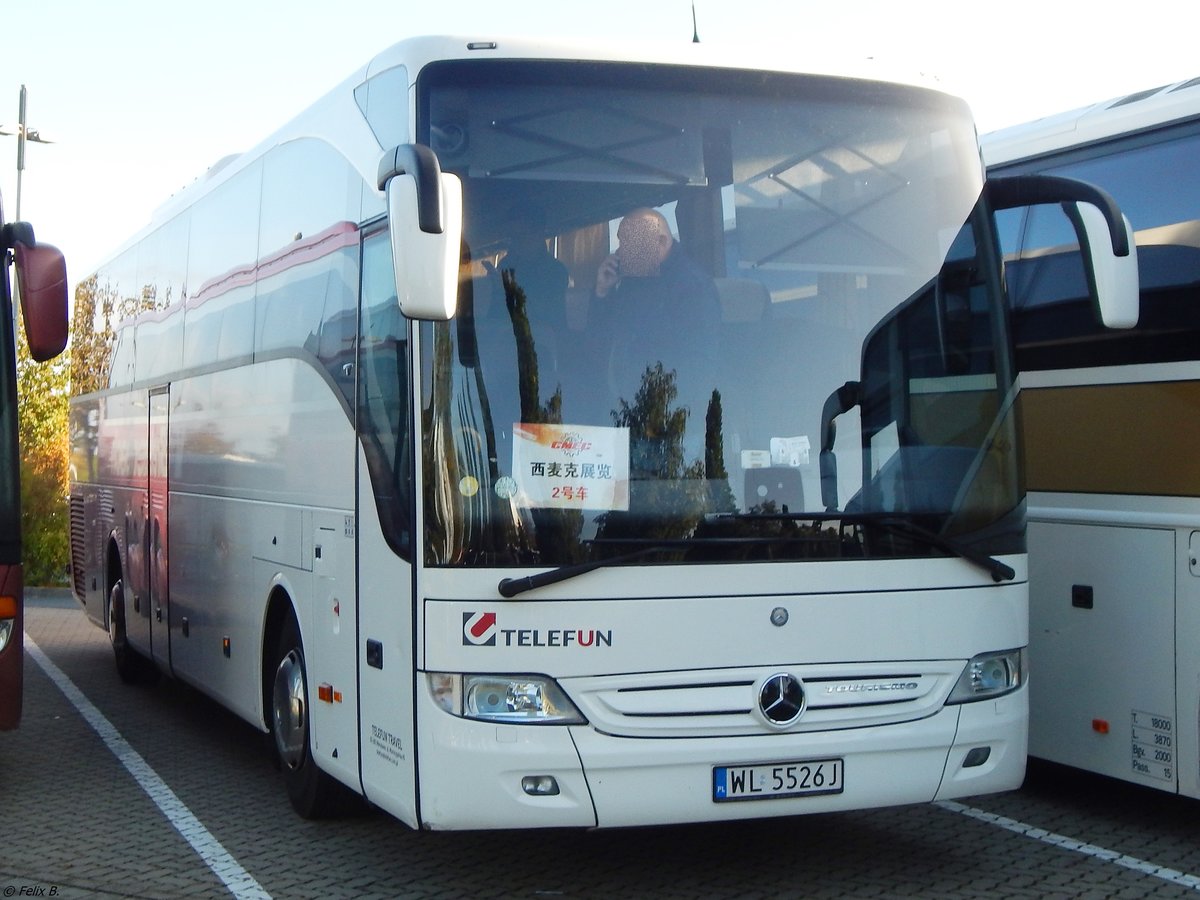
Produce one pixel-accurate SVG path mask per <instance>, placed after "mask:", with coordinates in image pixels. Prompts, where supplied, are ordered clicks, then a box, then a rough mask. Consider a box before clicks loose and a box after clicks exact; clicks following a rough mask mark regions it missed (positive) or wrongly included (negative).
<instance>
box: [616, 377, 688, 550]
mask: <svg viewBox="0 0 1200 900" xmlns="http://www.w3.org/2000/svg"><path fill="white" fill-rule="evenodd" d="M678 395H679V388H678V386H677V384H676V373H675V371H674V370H673V369H672V370H670V371H668V370H666V369H665V368H664V367H663V364H662V363H661V362H657V363H655V364H654V365H652V366H647V367H646V369H645V371H643V372H642V379H641V386H640V387H639V388H638V391H637V394H635V395H634V399H633V402H632V403H630V402H629V401H627V400H624V399H622V400H620V401H619V406H618V408H617V409H614V410H612V412H611V415H612V420H613V424H614V425H616V426H617V427H618V428H628V429H629V456H630V461H629V477H630V495H629V511H628V512H616V511H614V512H608V513H605V514H604V515H603V516H602V517H601V519H602V523H601V526H600V530H599V533H598V534H597V539H598V540H613V539H620V538H624V537H628V536H634V535H636V536H637V537H638V538H639V539H650V540H671V539H675V538H684V537H688V536H689V535H690V534H691V533H692V532H693V531H694V530H695V527H696V525H697V523H698V522H699V521H700V520H701V519H702V518H703V517H704V513H705V510H706V507H707V500H708V498H707V494H708V483H707V482H706V481H705V479H704V475H705V463H704V460H702V459H695V460H692V462H690V463H688V462H687V461H686V454H685V452H684V448H683V441H684V437H685V435H686V431H687V420H688V415H689V410H688V409H687V407H682V406H680V407H676V406H675V405H674V403H675V400H676V398H677V397H678Z"/></svg>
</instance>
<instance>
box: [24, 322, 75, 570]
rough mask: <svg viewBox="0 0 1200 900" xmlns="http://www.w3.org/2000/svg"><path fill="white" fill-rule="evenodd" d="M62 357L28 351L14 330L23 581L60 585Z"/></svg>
mask: <svg viewBox="0 0 1200 900" xmlns="http://www.w3.org/2000/svg"><path fill="white" fill-rule="evenodd" d="M69 372H70V368H69V362H68V360H67V357H66V356H61V357H59V358H58V359H56V360H53V361H51V362H47V363H38V362H34V361H33V359H32V358H31V357H30V355H29V345H28V344H27V343H26V341H25V334H24V330H23V329H20V328H18V329H17V407H18V409H19V413H18V419H19V426H18V435H19V440H20V444H21V538H22V544H23V553H24V564H25V582H26V584H34V585H37V584H43V585H44V584H61V583H62V582H63V578H64V575H65V573H66V569H67V563H68V560H69V553H70V550H69V548H70V544H69V538H68V534H69V528H70V525H69V519H70V517H69V515H68V511H67V454H68V446H67V387H68V378H69Z"/></svg>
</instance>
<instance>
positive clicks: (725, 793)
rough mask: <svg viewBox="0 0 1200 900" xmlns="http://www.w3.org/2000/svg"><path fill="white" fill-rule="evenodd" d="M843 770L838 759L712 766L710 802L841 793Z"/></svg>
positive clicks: (841, 763)
mask: <svg viewBox="0 0 1200 900" xmlns="http://www.w3.org/2000/svg"><path fill="white" fill-rule="evenodd" d="M842 769H843V762H842V760H841V759H805V760H800V761H797V762H778V763H755V764H754V765H752V766H714V767H713V802H715V803H727V802H729V801H730V800H775V799H778V798H780V797H811V796H814V795H817V794H840V793H841V792H842V790H843V789H844V787H845V785H844V783H843V781H842V775H843V772H842Z"/></svg>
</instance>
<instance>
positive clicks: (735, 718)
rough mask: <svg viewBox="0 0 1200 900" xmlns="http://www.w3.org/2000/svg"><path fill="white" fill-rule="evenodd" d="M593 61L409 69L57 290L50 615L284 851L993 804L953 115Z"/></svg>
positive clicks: (1001, 526)
mask: <svg viewBox="0 0 1200 900" xmlns="http://www.w3.org/2000/svg"><path fill="white" fill-rule="evenodd" d="M621 53H622V54H623V55H622V56H621V57H620V58H617V57H614V56H613V55H612V48H607V49H605V48H599V47H592V46H576V45H562V46H560V45H553V44H549V43H531V42H524V43H522V42H520V41H513V42H509V41H490V40H476V41H467V40H457V39H449V38H420V39H413V40H410V41H406V42H404V43H401V44H399V45H398V46H396V47H394V48H392V49H391V50H389V51H387V52H385V53H383V54H381V55H380V56H378V57H377V58H375V59H374V60H373V61H372V62H370V64H369V65H367V66H366V67H365V68H364V69H363V70H362V71H360V72H359V73H358V74H356V75H355V76H354V77H352V78H351V79H350V80H348V81H347V82H346V83H344V84H343V85H342V86H341V87H339V88H338V89H336V90H334V91H333V92H332V93H331V94H329V95H328V96H327V97H325V98H324V99H323V100H321V101H319V102H318V103H317V104H316V105H314V106H313V107H312V108H311V109H309V110H308V111H307V112H305V113H303V114H302V115H301V116H300V117H299V118H297V119H296V120H295V121H294V122H292V123H290V124H288V125H287V126H285V127H284V128H283V129H282V130H281V131H279V132H278V133H277V134H275V135H274V136H272V137H271V138H269V139H268V140H267V141H266V142H265V143H263V144H262V145H261V146H259V147H258V148H256V149H254V150H252V151H250V152H248V153H246V154H244V155H241V156H238V157H236V158H234V159H232V160H230V161H227V162H225V164H224V165H222V166H219V167H214V169H213V170H211V171H210V172H209V173H208V174H207V175H206V176H205V177H204V178H203V179H202V180H201V181H200V182H198V183H197V184H195V185H194V186H192V187H189V188H188V189H187V190H186V191H184V192H183V193H181V195H180V196H178V197H177V198H175V199H174V201H172V202H171V203H170V204H169V205H168V206H167V207H165V208H164V209H162V210H161V211H160V213H159V214H158V215H157V216H156V218H155V221H154V222H153V223H152V224H151V225H150V226H149V227H148V228H147V229H146V230H145V231H144V232H142V233H141V234H140V235H138V236H137V237H136V238H134V239H133V240H132V241H131V242H130V243H128V244H127V245H126V246H125V248H124V249H123V250H122V251H121V252H120V253H119V254H118V255H116V256H115V258H113V260H112V261H111V262H110V263H108V264H107V265H105V266H103V267H102V268H101V269H100V270H99V271H98V272H97V273H96V276H95V277H94V278H92V279H89V280H88V281H87V282H85V283H84V285H83V287H82V290H81V292H80V294H79V295H78V296H77V309H78V310H83V313H82V316H83V318H84V319H85V320H86V321H85V322H84V323H83V326H82V329H81V331H80V332H78V333H77V339H79V337H80V335H82V334H85V333H87V332H88V329H92V331H91V332H90V333H91V334H92V335H93V337H94V346H93V347H92V351H93V353H92V359H91V362H88V363H87V364H86V365H85V366H82V367H81V369H80V371H78V372H77V378H78V384H79V385H80V387H81V388H82V391H81V393H80V394H79V395H78V396H76V397H75V398H74V399H73V405H72V442H73V443H72V453H73V462H72V470H73V481H72V485H71V511H72V546H73V579H74V588H75V592H76V594H77V596H78V599H79V600H80V602H81V603H82V604H83V606H84V608H85V610H86V612H87V614H88V615H89V616H90V617H91V619H92V620H93V621H94V622H95V623H96V624H97V625H99V626H101V627H104V628H106V629H107V631H108V633H109V635H110V638H111V641H112V645H113V648H114V651H115V655H116V658H117V664H118V667H119V669H120V671H121V673H122V675H123V676H124V677H126V678H130V679H134V678H139V677H141V676H142V675H144V674H146V673H147V672H148V671H150V670H152V669H153V670H156V671H161V672H164V673H168V674H169V675H171V676H173V677H175V678H178V679H181V680H183V681H185V682H188V683H190V684H192V685H195V686H196V687H197V688H199V689H200V690H202V691H204V692H205V693H207V694H209V695H211V696H212V697H214V698H216V699H217V700H218V701H219V702H221V703H222V704H225V705H226V706H228V707H229V708H230V709H232V710H233V711H235V712H236V713H237V714H238V715H240V716H242V717H244V718H245V719H246V720H247V721H249V722H251V723H253V724H254V725H256V726H257V727H258V728H260V729H262V730H263V731H267V732H271V733H273V735H274V744H275V746H276V748H277V750H278V754H279V757H280V759H281V761H282V770H283V773H284V778H285V781H286V783H287V787H288V792H289V795H290V797H291V799H292V801H293V804H294V805H295V807H296V809H297V810H298V811H299V812H300V813H302V814H304V815H308V816H316V815H321V814H323V813H325V812H327V811H329V810H330V809H331V808H333V807H336V806H337V805H338V801H339V799H340V796H339V795H341V794H343V793H344V792H346V791H349V792H352V793H355V794H360V795H362V796H364V797H365V798H366V799H367V800H368V801H369V802H370V803H372V804H375V805H377V806H379V807H382V808H384V809H386V810H388V811H389V812H391V813H392V814H394V815H395V816H397V817H398V818H399V819H401V820H402V821H404V822H405V823H407V824H409V825H411V826H414V827H422V828H492V827H532V826H609V825H632V824H639V823H672V822H686V821H700V820H718V819H733V818H744V817H762V816H781V815H793V814H797V813H806V812H822V811H830V810H844V809H854V808H863V807H873V806H882V805H887V804H898V803H909V802H919V801H928V800H932V799H934V798H949V797H958V796H962V795H967V794H978V793H983V792H988V791H998V790H1006V789H1010V788H1014V787H1016V786H1017V785H1019V784H1020V782H1021V779H1022V777H1023V772H1024V765H1025V751H1026V733H1027V731H1026V729H1027V715H1028V701H1027V685H1026V663H1025V660H1026V657H1025V647H1026V643H1027V637H1028V633H1027V631H1028V629H1027V590H1026V558H1025V524H1024V507H1023V502H1022V497H1021V494H1020V491H1019V487H1020V483H1019V459H1018V447H1017V435H1016V421H1015V416H1014V407H1013V401H1014V396H1015V395H1014V381H1015V375H1014V370H1013V367H1012V364H1011V345H1010V342H1009V336H1008V334H1007V331H1006V328H1007V325H1006V321H1007V320H1006V312H1005V303H1004V296H1003V291H1002V287H1001V280H1000V258H999V251H998V245H997V242H996V239H995V232H994V224H993V219H992V213H991V208H992V203H990V202H989V196H990V195H991V194H992V193H993V192H992V191H987V190H985V187H984V184H985V182H984V175H983V166H982V162H981V158H980V154H979V149H978V142H977V139H976V136H975V130H974V127H973V124H972V120H971V117H970V115H969V112H968V110H967V108H966V106H965V105H964V104H963V103H962V102H961V101H959V100H956V99H954V98H951V97H948V96H945V95H944V94H942V93H940V92H937V91H933V90H930V89H927V88H925V87H920V86H913V85H905V84H897V83H884V82H881V81H876V80H870V79H869V78H867V77H865V76H864V75H863V73H861V72H859V73H850V72H845V71H834V70H824V71H823V70H814V71H805V72H800V71H790V70H788V67H787V66H783V67H779V68H764V67H763V65H762V63H761V61H759V60H755V61H753V62H751V61H750V59H749V58H742V59H731V58H730V57H729V56H728V54H727V53H724V54H714V53H713V51H712V49H710V48H707V47H705V46H703V45H693V44H683V45H681V46H679V47H674V48H667V49H666V50H664V51H662V52H660V53H653V52H651V51H649V50H628V49H627V48H622V49H621ZM1007 184H1008V187H1007V188H1006V189H1005V190H1004V191H997V192H995V193H996V194H997V197H993V198H992V199H994V200H995V201H996V203H998V204H1000V205H1004V204H1008V205H1012V204H1013V203H1015V202H1020V201H1021V198H1022V197H1023V196H1024V195H1023V189H1022V185H1024V184H1027V181H1026V182H1022V181H1014V182H1009V183H1007ZM1067 193H1071V191H1067ZM1089 196H1090V195H1089ZM1085 199H1086V198H1085ZM1097 203H1098V201H1097ZM1102 207H1103V204H1099V205H1096V204H1088V203H1084V204H1081V205H1080V209H1081V210H1090V211H1092V212H1094V213H1095V214H1096V216H1099V215H1100V213H1099V210H1100V209H1101V208H1102ZM1109 220H1112V216H1111V210H1110V216H1109ZM1100 221H1101V222H1103V221H1104V220H1103V219H1102V218H1101V219H1100ZM1118 221H1119V217H1118ZM1081 227H1083V228H1085V229H1089V231H1088V233H1089V234H1091V235H1092V238H1093V240H1092V242H1091V243H1092V245H1093V247H1094V258H1093V261H1094V264H1095V266H1096V269H1097V272H1098V273H1100V274H1102V275H1103V274H1106V273H1108V274H1111V273H1110V271H1109V270H1110V269H1114V268H1117V267H1118V266H1119V262H1120V260H1119V258H1118V256H1117V255H1116V251H1115V250H1114V249H1113V242H1114V241H1116V240H1117V239H1116V238H1115V237H1114V238H1112V240H1110V238H1109V230H1108V228H1107V227H1104V230H1103V235H1102V236H1101V235H1097V234H1092V232H1091V231H1090V229H1094V228H1096V227H1097V223H1096V221H1093V217H1091V216H1085V217H1084V219H1083V225H1082V226H1081ZM1114 233H1115V234H1123V232H1119V231H1117V232H1114ZM1100 280H1101V281H1104V279H1103V278H1101V279H1100ZM1115 294H1119V292H1115ZM1102 299H1103V300H1104V301H1105V302H1107V300H1108V298H1107V297H1104V298H1102ZM110 312H111V315H110ZM123 312H124V313H128V314H129V315H128V316H126V317H125V318H124V319H122V320H120V321H116V320H117V319H120V315H121V313H123ZM89 316H92V317H93V318H89ZM110 322H112V323H113V327H112V328H109V327H108V326H109V323H110ZM109 335H110V336H111V340H108V339H107V336H109ZM81 358H84V359H86V358H87V356H86V354H83V355H82V356H81Z"/></svg>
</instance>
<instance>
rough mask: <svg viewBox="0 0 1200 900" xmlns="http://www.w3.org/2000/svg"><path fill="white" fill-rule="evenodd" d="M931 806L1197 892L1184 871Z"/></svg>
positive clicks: (955, 807) (990, 816) (964, 810)
mask: <svg viewBox="0 0 1200 900" xmlns="http://www.w3.org/2000/svg"><path fill="white" fill-rule="evenodd" d="M934 805H935V806H940V807H941V808H942V809H945V810H949V811H950V812H956V813H961V814H962V815H964V816H970V817H971V818H972V819H978V820H979V821H980V822H987V823H988V824H989V825H996V826H998V827H1000V828H1004V829H1007V830H1008V831H1011V832H1014V833H1015V834H1020V835H1023V836H1024V837H1027V838H1033V839H1034V840H1035V841H1041V842H1042V843H1044V844H1050V845H1052V846H1055V847H1058V848H1060V849H1062V850H1071V851H1073V852H1075V853H1082V854H1084V855H1085V856H1092V857H1095V858H1096V859H1102V860H1104V861H1105V862H1110V863H1113V864H1114V865H1118V866H1123V867H1124V868H1126V869H1132V870H1133V871H1135V872H1140V873H1141V874H1143V875H1152V876H1154V877H1155V878H1161V879H1162V880H1163V881H1169V882H1171V883H1172V884H1178V885H1180V886H1182V887H1185V888H1189V889H1190V890H1193V891H1200V878H1197V877H1196V876H1195V875H1189V874H1187V873H1186V872H1180V871H1179V870H1177V869H1170V868H1167V867H1166V866H1160V865H1156V864H1155V863H1152V862H1146V860H1144V859H1138V858H1137V857H1136V856H1128V855H1126V854H1124V853H1117V852H1116V851H1115V850H1107V849H1105V848H1104V847H1098V846H1096V845H1095V844H1085V843H1084V842H1083V841H1077V840H1075V839H1074V838H1069V837H1066V836H1065V835H1061V834H1055V833H1054V832H1053V831H1046V830H1045V829H1044V828H1038V827H1036V826H1034V825H1027V824H1025V823H1024V822H1018V821H1017V820H1016V819H1009V818H1007V817H1006V816H998V815H996V814H995V813H990V812H985V811H983V810H982V809H975V808H973V807H970V806H964V805H963V804H961V803H955V802H954V801H953V800H938V801H936V802H935V804H934Z"/></svg>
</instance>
